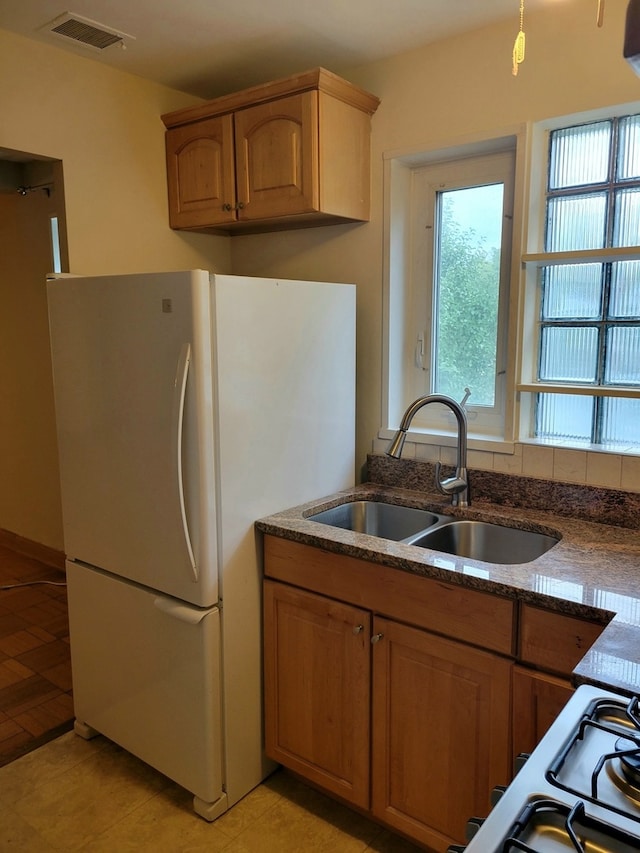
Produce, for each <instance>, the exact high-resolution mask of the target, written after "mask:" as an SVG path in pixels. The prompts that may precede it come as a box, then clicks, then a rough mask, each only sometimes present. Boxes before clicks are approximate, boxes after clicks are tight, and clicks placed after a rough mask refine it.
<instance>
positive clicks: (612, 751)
mask: <svg viewBox="0 0 640 853" xmlns="http://www.w3.org/2000/svg"><path fill="white" fill-rule="evenodd" d="M639 850H640V707H639V702H638V698H637V697H636V698H633V699H629V698H628V697H625V696H621V695H619V694H616V693H610V692H607V691H604V690H601V689H599V688H595V687H589V686H586V685H585V686H582V687H579V688H578V689H577V690H576V692H575V694H574V695H573V696H572V698H571V699H570V700H569V702H568V703H567V705H566V706H565V708H564V709H563V710H562V712H561V713H560V715H559V716H558V718H557V719H556V721H555V722H554V723H553V725H552V726H551V728H550V729H549V731H548V732H547V734H546V735H545V736H544V738H543V739H542V740H541V742H540V743H539V745H538V746H537V747H536V749H535V750H534V752H533V753H532V755H531V757H530V758H529V759H528V760H527V761H526V763H525V764H524V766H523V767H522V769H521V770H520V772H519V773H518V775H517V776H516V777H515V779H514V780H513V782H512V783H511V785H509V787H508V788H507V790H506V792H505V793H504V795H503V796H502V797H501V798H500V800H499V801H498V803H497V805H496V806H495V808H494V809H493V810H492V812H491V814H490V815H489V817H488V818H487V819H486V821H484V822H483V823H482V826H481V828H480V830H479V831H478V832H477V834H476V835H475V836H474V837H473V839H472V840H471V842H470V844H469V845H468V847H467V848H466V851H467V853H516V851H529V853H566V851H568V853H628V851H639Z"/></svg>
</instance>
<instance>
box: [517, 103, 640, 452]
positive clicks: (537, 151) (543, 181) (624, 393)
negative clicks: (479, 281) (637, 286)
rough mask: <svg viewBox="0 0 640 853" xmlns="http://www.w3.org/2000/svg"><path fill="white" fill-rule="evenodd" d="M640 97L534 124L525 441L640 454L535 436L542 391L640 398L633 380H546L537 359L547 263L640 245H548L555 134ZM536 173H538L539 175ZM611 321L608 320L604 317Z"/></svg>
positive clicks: (633, 253) (616, 114)
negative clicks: (562, 247)
mask: <svg viewBox="0 0 640 853" xmlns="http://www.w3.org/2000/svg"><path fill="white" fill-rule="evenodd" d="M639 112H640V109H639V107H638V103H637V102H633V103H630V104H619V105H614V106H611V107H607V108H605V109H600V110H593V111H590V112H585V113H577V114H573V115H565V116H560V117H557V118H554V119H550V120H547V121H543V122H538V123H536V124H534V125H532V127H531V137H530V139H531V142H530V158H529V171H528V176H527V186H528V188H529V201H528V206H527V217H528V223H529V225H528V229H527V233H526V237H525V240H524V247H525V251H524V252H523V254H522V258H521V261H522V290H523V313H522V319H521V321H520V330H521V337H522V340H523V346H522V347H521V362H520V370H519V377H518V381H517V382H516V385H515V388H516V391H517V394H518V397H519V399H520V405H519V423H518V435H519V440H520V441H525V442H527V443H534V444H544V445H547V446H561V447H573V448H575V449H581V450H584V449H593V450H598V451H606V450H611V451H613V452H615V453H621V452H627V453H629V452H630V453H635V454H638V453H640V447H629V446H621V445H618V444H616V445H612V446H609V445H606V444H592V443H591V442H584V441H578V440H576V441H571V440H568V439H567V440H565V439H555V440H554V439H547V438H537V437H536V436H535V434H534V433H535V400H536V395H537V394H540V393H550V394H571V395H576V396H589V397H624V398H629V399H640V388H638V387H635V388H634V387H633V386H629V385H605V384H601V385H597V384H595V383H593V384H587V383H585V384H582V383H576V384H572V383H563V382H558V381H552V382H545V381H543V380H540V379H538V374H537V367H538V364H537V360H538V354H539V351H540V337H539V336H540V334H541V330H542V326H543V323H542V322H541V310H540V309H541V305H540V300H541V293H542V288H541V286H540V275H541V273H540V271H541V268H543V267H549V266H552V265H557V264H572V263H573V264H576V263H589V262H592V263H613V262H615V261H624V260H639V259H640V246H635V247H628V246H624V247H612V248H602V249H584V250H571V251H558V252H548V251H545V248H544V239H545V217H546V200H547V179H548V170H549V161H550V144H549V142H550V135H551V133H552V132H553V131H556V130H562V129H564V128H570V127H574V126H578V125H582V124H588V123H590V122H597V121H603V120H610V119H614V118H622V117H624V116H626V115H631V114H638V113H639ZM534 175H536V176H537V178H536V179H534ZM603 322H605V323H606V319H605V321H603Z"/></svg>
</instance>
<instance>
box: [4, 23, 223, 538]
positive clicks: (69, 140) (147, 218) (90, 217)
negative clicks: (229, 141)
mask: <svg viewBox="0 0 640 853" xmlns="http://www.w3.org/2000/svg"><path fill="white" fill-rule="evenodd" d="M0 80H2V85H1V86H0V147H1V148H9V149H13V150H17V151H22V152H27V153H30V154H36V155H41V156H46V157H51V158H56V159H59V160H61V161H62V164H63V171H64V185H65V199H66V214H67V225H68V242H69V264H70V266H69V269H70V271H71V272H73V273H77V274H94V273H98V272H105V273H118V272H137V271H143V270H149V271H154V270H160V269H188V268H194V267H195V268H197V267H202V268H204V269H211V270H214V271H218V272H229V271H230V254H229V240H228V239H227V238H225V237H210V236H207V235H188V234H178V233H175V232H172V231H171V230H170V229H169V227H168V219H167V202H166V180H165V165H164V126H163V124H162V122H161V120H160V115H161V114H162V113H164V112H168V111H170V110H173V109H177V108H179V107H181V106H186V105H189V104H191V103H194V102H196V99H194V98H191V97H190V96H188V95H185V94H182V93H179V92H175V91H172V90H170V89H167V88H164V87H161V86H157V85H155V84H153V83H149V82H147V81H144V80H141V79H140V78H137V77H132V76H131V75H127V74H122V73H120V72H117V71H113V70H111V69H109V68H107V67H106V66H104V65H102V64H100V63H98V62H93V61H90V60H87V59H84V58H82V57H77V56H73V55H70V54H66V53H64V52H63V51H61V50H57V49H55V48H50V47H48V46H44V45H40V44H37V43H35V42H32V41H29V40H27V39H23V38H19V37H17V36H14V35H12V34H9V33H6V32H4V31H1V30H0ZM45 198H46V197H45V196H44V194H42V195H39V194H34V195H29V196H27V197H25V198H24V199H16V198H13V197H5V198H3V202H4V203H3V204H2V205H1V206H0V229H2V234H1V235H0V237H1V239H2V245H3V251H2V252H1V253H0V296H1V298H2V306H3V310H2V311H0V362H1V363H0V394H1V399H2V405H1V407H0V408H1V411H0V450H1V458H0V528H2V529H4V530H8V531H10V532H11V533H15V534H18V535H19V536H21V537H24V538H26V539H31V540H32V541H34V542H38V543H40V544H43V545H47V546H49V547H51V548H56V549H62V547H63V540H62V524H61V513H60V496H59V487H58V474H57V453H56V446H55V432H54V421H53V404H52V389H51V366H50V358H49V342H48V327H47V319H46V317H47V314H46V297H45V289H44V273H46V272H47V271H48V270H49V269H50V267H51V265H50V262H49V258H48V256H43V250H38V251H37V252H36V251H34V247H36V246H37V245H40V246H43V247H44V252H45V255H46V254H47V252H48V245H47V238H46V236H45V239H44V242H42V241H40V242H39V241H38V240H37V239H36V236H35V233H34V229H36V228H37V222H38V221H39V220H37V219H36V218H34V217H33V216H30V215H28V211H29V210H33V209H34V208H33V206H34V205H36V204H38V202H43V201H44V199H45ZM20 201H23V202H25V204H23V205H22V206H19V205H18V202H20ZM27 205H29V207H27ZM45 218H46V215H45ZM42 227H45V228H46V222H44V220H43V224H42ZM39 233H40V234H41V231H40V232H39Z"/></svg>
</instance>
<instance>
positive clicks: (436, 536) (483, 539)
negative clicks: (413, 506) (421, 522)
mask: <svg viewBox="0 0 640 853" xmlns="http://www.w3.org/2000/svg"><path fill="white" fill-rule="evenodd" d="M559 541H560V540H559V539H558V538H556V537H555V536H547V535H546V534H545V533H535V532H532V531H530V530H517V529H516V528H514V527H504V526H503V525H501V524H490V523H488V522H485V521H467V520H455V521H447V522H445V523H443V524H439V525H438V526H437V527H435V528H434V529H433V530H428V531H426V532H425V533H424V535H423V536H420V537H417V538H414V539H412V542H411V544H412V545H418V546H419V547H421V548H431V549H432V550H434V551H444V552H445V553H446V554H455V555H456V556H458V557H470V558H471V559H472V560H483V561H484V562H486V563H507V564H513V563H529V562H531V560H535V559H536V558H537V557H540V556H541V555H542V554H544V553H545V552H546V551H548V550H549V549H550V548H553V546H554V545H556V544H557V543H558V542H559Z"/></svg>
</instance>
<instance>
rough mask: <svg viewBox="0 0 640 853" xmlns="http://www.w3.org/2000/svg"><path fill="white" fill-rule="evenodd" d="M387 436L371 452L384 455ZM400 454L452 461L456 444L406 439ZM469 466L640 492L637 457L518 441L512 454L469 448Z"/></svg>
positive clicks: (374, 445)
mask: <svg viewBox="0 0 640 853" xmlns="http://www.w3.org/2000/svg"><path fill="white" fill-rule="evenodd" d="M388 443H389V440H388V439H375V440H374V443H373V452H374V453H379V454H383V453H384V451H385V450H386V448H387V445H388ZM403 456H404V457H405V458H408V459H412V458H413V459H418V460H422V461H425V462H442V464H443V465H453V464H455V456H456V450H455V447H447V446H444V445H438V444H421V443H417V442H412V441H409V440H407V442H406V443H405V447H404V451H403ZM467 463H468V467H469V468H471V469H473V470H479V471H495V472H499V473H502V474H516V475H523V476H525V477H533V478H535V479H542V480H553V481H554V482H559V483H573V484H581V485H588V486H603V487H605V488H609V489H622V490H623V491H628V492H640V456H636V455H630V454H623V453H621V454H617V453H610V452H598V451H596V450H578V449H575V448H569V447H547V446H545V445H542V444H524V443H517V444H516V445H515V450H514V452H513V453H498V452H495V451H491V450H469V452H468V457H467Z"/></svg>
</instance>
